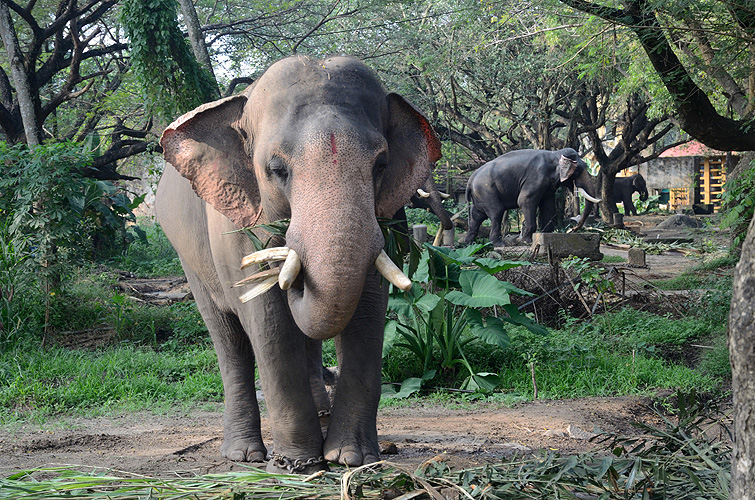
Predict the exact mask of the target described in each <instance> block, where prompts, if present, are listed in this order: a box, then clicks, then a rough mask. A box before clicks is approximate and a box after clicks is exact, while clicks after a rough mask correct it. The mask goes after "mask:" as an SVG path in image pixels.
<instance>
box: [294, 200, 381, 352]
mask: <svg viewBox="0 0 755 500" xmlns="http://www.w3.org/2000/svg"><path fill="white" fill-rule="evenodd" d="M372 219H373V221H372V222H370V221H369V220H367V221H363V222H362V223H361V224H360V225H361V226H367V228H369V229H372V231H364V230H362V229H361V228H360V230H359V231H354V229H355V228H354V227H353V226H352V227H351V228H350V229H348V230H346V229H344V228H343V227H334V226H333V225H329V226H323V225H321V224H316V223H315V224H311V225H308V226H309V227H307V228H306V230H305V231H302V232H299V231H298V228H297V227H296V226H294V225H293V223H292V226H291V228H290V229H289V232H288V233H287V235H286V243H287V245H289V246H290V247H291V248H293V249H295V250H296V251H297V252H298V253H299V254H300V255H301V259H302V272H301V280H300V282H299V283H297V284H295V285H294V286H292V287H291V288H290V289H289V291H288V302H289V306H290V308H291V314H292V315H293V318H294V321H296V324H297V325H298V326H299V328H300V329H301V330H302V331H303V332H304V334H305V335H307V336H308V337H310V338H313V339H319V340H323V339H328V338H332V337H334V336H336V335H338V334H339V333H340V332H341V331H342V330H343V329H344V328H345V327H346V325H347V324H348V322H349V321H350V320H351V317H352V316H353V314H354V311H355V310H356V308H357V304H358V303H359V299H360V297H361V295H362V290H363V288H364V284H365V280H366V277H367V274H368V273H369V272H372V271H373V269H374V262H375V259H376V258H377V256H378V254H379V253H380V251H381V249H382V246H383V238H382V235H381V234H380V230H379V227H378V224H377V220H376V219H375V218H374V215H373V217H372Z"/></svg>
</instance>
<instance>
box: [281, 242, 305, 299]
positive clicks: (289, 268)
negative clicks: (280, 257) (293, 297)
mask: <svg viewBox="0 0 755 500" xmlns="http://www.w3.org/2000/svg"><path fill="white" fill-rule="evenodd" d="M299 271H301V259H300V258H299V255H298V254H297V253H296V252H295V251H294V250H289V251H288V256H287V257H286V261H285V262H284V263H283V265H282V266H281V268H280V274H279V275H278V284H279V285H280V287H281V290H288V289H289V288H291V285H292V284H293V282H294V280H295V279H296V277H297V276H299Z"/></svg>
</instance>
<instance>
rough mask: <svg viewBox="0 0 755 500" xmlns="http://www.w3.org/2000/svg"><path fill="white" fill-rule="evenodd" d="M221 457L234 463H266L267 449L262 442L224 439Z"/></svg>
mask: <svg viewBox="0 0 755 500" xmlns="http://www.w3.org/2000/svg"><path fill="white" fill-rule="evenodd" d="M220 455H221V456H222V457H224V458H227V459H228V460H232V461H234V462H264V461H265V459H266V458H267V449H266V448H265V445H264V444H262V441H248V440H243V439H223V444H222V445H221V446H220Z"/></svg>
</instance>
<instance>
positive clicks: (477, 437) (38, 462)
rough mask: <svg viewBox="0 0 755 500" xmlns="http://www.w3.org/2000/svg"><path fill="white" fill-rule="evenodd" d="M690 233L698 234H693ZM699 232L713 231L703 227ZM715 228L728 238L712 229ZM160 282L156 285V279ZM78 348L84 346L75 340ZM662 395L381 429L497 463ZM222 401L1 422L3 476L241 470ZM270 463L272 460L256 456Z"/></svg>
mask: <svg viewBox="0 0 755 500" xmlns="http://www.w3.org/2000/svg"><path fill="white" fill-rule="evenodd" d="M628 219H629V220H628V222H629V223H630V224H632V223H637V222H640V223H641V224H637V226H638V227H640V228H641V232H647V231H650V230H652V229H653V228H654V227H655V225H656V224H657V223H658V222H659V221H660V220H662V218H655V219H654V218H652V217H634V218H628ZM687 233H688V234H691V233H690V232H687ZM694 233H695V234H694V236H693V237H694V238H695V239H700V238H708V237H709V235H708V234H707V233H706V232H705V231H704V230H702V231H696V232H694ZM710 235H713V236H716V235H718V237H719V238H720V234H718V233H716V232H715V231H714V230H711V232H710ZM601 251H602V252H603V253H604V254H609V255H621V256H624V257H626V254H627V250H626V249H622V248H617V247H608V246H603V247H601ZM698 262H699V258H698V257H697V256H695V255H685V254H683V253H679V252H668V253H666V254H664V255H660V256H650V255H649V256H647V267H645V268H632V269H628V268H627V269H626V272H627V275H628V276H629V279H630V281H633V283H635V285H636V286H638V287H641V286H642V283H643V282H644V281H646V280H656V279H664V278H669V277H672V276H674V275H677V274H679V273H680V272H682V271H683V270H685V269H688V268H689V267H691V266H693V265H695V264H696V263H698ZM133 278H134V277H129V276H124V285H123V286H122V289H124V290H130V292H131V293H132V294H133V295H134V296H135V297H137V299H138V300H163V301H169V300H176V299H180V298H181V297H183V296H184V295H185V293H186V290H185V289H183V288H182V283H181V282H180V281H178V282H177V281H175V280H165V282H164V283H163V284H162V285H161V286H159V287H157V288H161V289H162V290H163V291H164V290H168V292H167V293H165V292H163V293H162V294H160V293H158V292H156V291H155V290H153V289H149V290H146V289H145V287H144V283H141V282H140V281H139V280H135V279H133ZM153 285H154V283H153ZM71 347H76V346H71ZM665 396H667V394H666V395H658V396H657V397H656V398H655V400H651V399H649V398H639V397H619V398H584V399H576V400H559V401H546V400H538V401H534V402H528V403H522V404H519V405H517V406H515V407H514V408H507V407H502V406H497V405H493V404H490V403H478V404H474V403H465V404H463V405H450V404H449V405H446V406H442V405H440V404H430V403H427V402H420V403H417V404H416V405H414V406H411V407H402V408H388V409H383V410H381V411H380V412H379V414H378V434H379V439H380V440H381V446H382V447H383V449H384V454H383V458H384V459H385V460H388V461H392V462H397V463H402V464H406V465H411V466H416V465H419V464H421V463H422V462H424V461H426V460H428V459H430V458H433V457H435V456H437V455H443V456H444V457H445V459H446V460H448V461H449V462H450V463H451V464H452V465H453V466H455V467H457V468H461V467H473V466H477V465H482V464H484V463H495V462H497V461H500V460H501V459H503V458H507V457H510V456H512V455H515V454H522V453H531V452H537V451H538V450H554V451H558V452H559V453H561V454H573V453H580V452H585V451H592V450H596V449H605V447H604V445H599V444H596V443H594V442H591V441H590V440H589V438H590V437H592V436H593V435H594V434H595V433H600V432H608V433H618V434H622V435H635V434H638V433H639V432H640V431H639V430H638V429H637V428H636V427H635V425H634V424H635V423H636V422H644V423H650V424H659V423H660V418H659V417H658V415H657V414H656V413H655V411H654V410H653V407H654V406H657V405H654V403H655V402H657V401H658V400H660V399H661V398H663V397H665ZM263 433H264V438H265V441H266V444H267V445H268V447H270V446H271V441H272V440H271V436H270V426H269V422H268V420H267V417H266V416H263ZM221 439H222V407H221V405H218V406H217V407H215V408H210V409H208V407H207V406H206V405H205V406H203V408H202V409H196V410H192V411H185V410H184V411H181V410H176V411H175V412H174V413H172V414H166V415H159V416H158V415H153V414H150V413H132V414H124V415H118V416H114V417H108V418H96V419H78V418H61V419H59V420H52V421H49V422H47V423H46V424H45V425H44V426H43V427H40V426H38V425H32V424H21V425H16V426H13V427H10V428H3V429H0V477H6V476H8V475H9V474H10V473H11V472H15V471H18V470H21V469H29V468H36V467H44V466H55V465H63V464H64V465H75V466H79V468H80V469H81V470H87V469H88V468H90V467H104V468H107V469H114V470H117V471H124V472H127V473H134V474H144V475H150V476H175V475H195V474H205V473H213V472H223V471H228V470H239V469H240V468H242V467H245V466H247V465H242V464H235V463H233V462H229V461H227V460H224V459H222V458H221V457H220V455H219V448H220V443H221ZM252 465H255V466H263V465H264V464H252Z"/></svg>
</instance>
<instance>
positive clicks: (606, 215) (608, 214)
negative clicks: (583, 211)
mask: <svg viewBox="0 0 755 500" xmlns="http://www.w3.org/2000/svg"><path fill="white" fill-rule="evenodd" d="M603 170H604V169H603V168H601V169H600V172H599V174H598V176H599V177H600V180H599V181H598V182H599V184H600V188H599V196H598V198H600V199H601V202H600V217H601V218H602V219H603V222H605V223H606V224H613V206H614V205H615V203H614V199H613V184H614V181H615V180H616V174H613V175H611V174H606V173H605V172H604V171H603ZM606 170H607V169H606Z"/></svg>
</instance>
